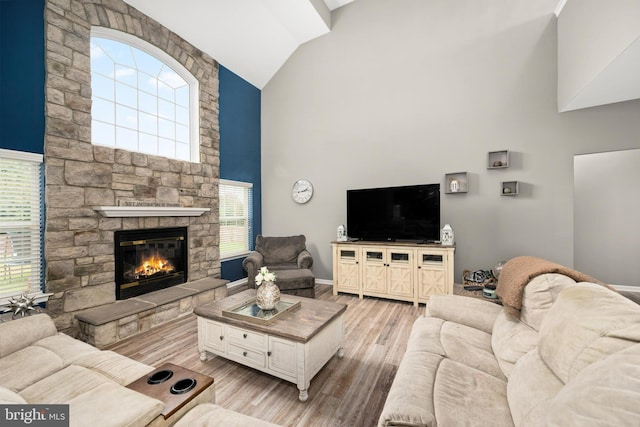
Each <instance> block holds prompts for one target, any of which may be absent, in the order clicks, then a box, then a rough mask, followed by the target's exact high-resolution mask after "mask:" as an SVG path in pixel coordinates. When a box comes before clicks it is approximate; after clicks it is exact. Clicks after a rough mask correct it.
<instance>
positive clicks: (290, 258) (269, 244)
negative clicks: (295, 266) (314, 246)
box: [256, 235, 307, 265]
mask: <svg viewBox="0 0 640 427" xmlns="http://www.w3.org/2000/svg"><path fill="white" fill-rule="evenodd" d="M306 240H307V239H306V237H305V236H303V235H299V236H290V237H265V236H262V235H258V236H257V237H256V251H258V252H260V253H261V254H262V256H263V257H264V263H265V264H266V265H270V264H279V263H283V262H288V263H296V261H297V257H298V254H299V253H300V252H302V251H303V250H304V249H305V248H306V246H305V244H306Z"/></svg>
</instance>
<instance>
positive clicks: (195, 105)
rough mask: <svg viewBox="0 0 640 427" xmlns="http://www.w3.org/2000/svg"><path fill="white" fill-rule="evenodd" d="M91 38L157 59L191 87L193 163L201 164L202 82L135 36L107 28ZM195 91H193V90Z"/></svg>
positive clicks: (94, 32) (93, 29)
mask: <svg viewBox="0 0 640 427" xmlns="http://www.w3.org/2000/svg"><path fill="white" fill-rule="evenodd" d="M91 37H100V38H104V39H110V40H114V41H117V42H120V43H125V44H128V45H130V46H133V47H135V48H136V49H140V50H141V51H143V52H145V53H147V54H149V55H151V56H153V57H155V58H157V59H158V60H160V61H162V62H164V63H165V64H167V65H168V66H169V67H171V68H172V69H173V71H175V72H176V73H178V75H180V77H182V78H183V79H184V80H185V81H186V82H187V84H188V85H189V88H190V90H189V136H190V141H189V142H190V147H191V150H190V151H191V153H190V154H191V159H190V160H191V162H193V163H200V101H199V98H200V82H199V81H198V79H196V78H195V76H194V75H193V74H191V73H190V72H189V70H187V69H186V68H185V67H184V65H182V64H181V63H179V62H178V61H177V60H176V59H175V58H174V57H173V56H171V55H169V54H168V53H167V52H165V51H163V50H162V49H160V48H158V47H156V46H154V45H152V44H151V43H149V42H147V41H145V40H142V39H140V38H138V37H136V36H134V35H131V34H128V33H124V32H122V31H118V30H114V29H111V28H105V27H91ZM191 89H193V90H191Z"/></svg>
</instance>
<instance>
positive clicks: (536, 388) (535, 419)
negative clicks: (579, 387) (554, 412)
mask: <svg viewBox="0 0 640 427" xmlns="http://www.w3.org/2000/svg"><path fill="white" fill-rule="evenodd" d="M562 387H563V384H562V381H560V380H559V379H558V377H556V376H555V375H554V373H553V372H551V370H550V369H549V367H548V366H547V365H546V364H545V363H544V362H543V361H542V359H541V358H540V355H539V354H538V350H537V349H535V348H534V349H533V350H531V351H529V353H527V354H525V355H524V356H522V357H521V358H520V360H518V362H517V363H516V365H515V367H514V369H513V371H511V375H510V376H509V382H508V384H507V397H508V401H509V408H510V410H511V416H512V417H513V422H514V423H515V425H517V426H519V427H529V426H543V425H544V417H545V415H546V412H547V411H548V410H549V402H550V401H551V400H552V399H553V398H554V397H555V396H556V395H557V394H558V392H559V391H560V390H561V389H562Z"/></svg>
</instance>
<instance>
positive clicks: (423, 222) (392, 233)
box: [347, 184, 440, 243]
mask: <svg viewBox="0 0 640 427" xmlns="http://www.w3.org/2000/svg"><path fill="white" fill-rule="evenodd" d="M347 235H348V236H349V238H350V239H358V240H369V241H410V242H418V243H421V242H424V243H428V242H433V241H438V240H440V184H423V185H411V186H404V187H386V188H367V189H361V190H347Z"/></svg>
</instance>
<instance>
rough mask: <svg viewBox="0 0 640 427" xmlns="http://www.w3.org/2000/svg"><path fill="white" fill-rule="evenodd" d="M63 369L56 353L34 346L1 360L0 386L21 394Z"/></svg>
mask: <svg viewBox="0 0 640 427" xmlns="http://www.w3.org/2000/svg"><path fill="white" fill-rule="evenodd" d="M62 368H63V364H62V359H60V358H59V357H58V356H57V355H56V354H55V353H53V352H52V351H51V350H47V349H46V348H43V347H38V346H34V345H32V346H29V347H25V348H23V349H21V350H18V351H16V352H13V353H11V354H9V355H8V356H5V357H2V358H0V384H2V385H3V386H4V387H7V388H9V389H11V390H13V391H16V392H20V391H21V390H23V389H24V388H26V387H28V386H30V385H31V384H33V383H35V382H38V381H40V380H41V379H42V378H45V377H47V376H49V375H51V374H53V373H54V372H56V371H59V370H60V369H62Z"/></svg>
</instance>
